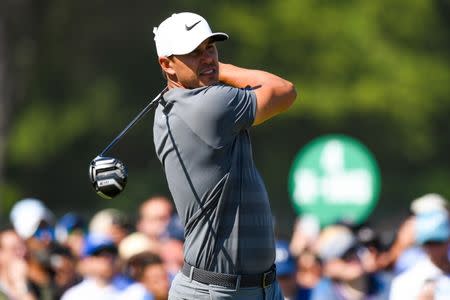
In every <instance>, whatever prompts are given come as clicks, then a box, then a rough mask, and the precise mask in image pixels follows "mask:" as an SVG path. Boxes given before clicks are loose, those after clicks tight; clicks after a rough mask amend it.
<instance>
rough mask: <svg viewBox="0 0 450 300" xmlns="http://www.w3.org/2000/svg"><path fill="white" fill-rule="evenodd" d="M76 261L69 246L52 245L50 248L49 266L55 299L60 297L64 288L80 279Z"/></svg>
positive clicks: (69, 286) (66, 288)
mask: <svg viewBox="0 0 450 300" xmlns="http://www.w3.org/2000/svg"><path fill="white" fill-rule="evenodd" d="M76 263H77V261H76V257H75V256H74V255H73V254H72V252H71V251H70V249H69V248H65V247H62V246H54V247H52V248H51V249H50V266H51V269H52V271H53V277H54V279H53V282H54V286H55V293H54V297H55V299H60V298H61V296H62V295H63V294H64V293H65V291H66V290H68V289H69V288H71V287H72V286H74V285H76V284H78V283H79V282H80V281H81V279H82V278H81V276H80V275H79V274H78V273H77V272H76V271H77V269H76Z"/></svg>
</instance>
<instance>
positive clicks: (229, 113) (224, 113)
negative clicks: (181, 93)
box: [199, 85, 256, 132]
mask: <svg viewBox="0 0 450 300" xmlns="http://www.w3.org/2000/svg"><path fill="white" fill-rule="evenodd" d="M204 96H205V97H204V99H203V101H201V103H202V108H199V109H201V110H203V109H204V110H205V112H207V113H209V114H210V115H211V117H212V118H213V120H211V121H217V122H219V123H221V125H222V127H224V129H225V128H228V129H232V131H234V132H239V131H241V130H245V129H248V128H250V127H251V126H252V124H253V122H254V120H255V113H256V95H255V93H254V91H253V90H252V89H250V88H243V89H240V88H234V87H231V86H227V85H214V86H211V87H209V88H208V89H206V90H205V95H204Z"/></svg>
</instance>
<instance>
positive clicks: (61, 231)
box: [55, 212, 87, 257]
mask: <svg viewBox="0 0 450 300" xmlns="http://www.w3.org/2000/svg"><path fill="white" fill-rule="evenodd" d="M86 232H87V225H86V222H85V220H84V219H83V218H82V217H81V216H79V215H78V214H75V213H72V212H71V213H67V214H65V215H64V216H62V217H61V218H60V219H59V220H58V222H57V223H56V226H55V237H56V240H57V241H58V243H59V244H60V245H62V246H65V247H67V248H69V249H70V251H71V252H72V254H73V255H75V257H80V256H81V255H82V251H83V245H84V237H85V235H86Z"/></svg>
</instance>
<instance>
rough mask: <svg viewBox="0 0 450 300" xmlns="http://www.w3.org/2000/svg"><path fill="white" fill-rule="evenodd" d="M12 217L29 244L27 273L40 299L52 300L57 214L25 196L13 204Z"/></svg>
mask: <svg viewBox="0 0 450 300" xmlns="http://www.w3.org/2000/svg"><path fill="white" fill-rule="evenodd" d="M10 220H11V223H12V224H13V226H14V228H15V230H16V232H17V233H18V234H19V235H20V236H21V237H22V238H23V239H24V240H25V244H26V247H27V253H28V255H27V264H28V267H27V276H28V278H29V280H30V281H31V282H32V283H33V284H34V285H35V286H37V288H38V296H39V299H43V300H44V299H53V293H54V285H53V273H52V270H51V267H50V261H49V248H50V247H51V246H52V244H53V243H54V240H55V233H54V215H53V213H52V212H51V211H50V210H49V209H48V208H47V207H46V206H45V205H44V203H43V202H42V201H41V200H39V199H35V198H25V199H22V200H19V201H18V202H16V203H15V204H14V206H13V207H12V209H11V212H10Z"/></svg>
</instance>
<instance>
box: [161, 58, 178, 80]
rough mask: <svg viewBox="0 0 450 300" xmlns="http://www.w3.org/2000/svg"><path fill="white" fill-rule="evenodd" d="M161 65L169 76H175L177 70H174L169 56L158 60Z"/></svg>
mask: <svg viewBox="0 0 450 300" xmlns="http://www.w3.org/2000/svg"><path fill="white" fill-rule="evenodd" d="M158 61H159V64H160V65H161V68H162V69H163V71H164V72H165V73H166V74H168V75H175V70H174V69H173V68H172V61H171V60H170V58H168V57H167V56H161V57H159V58H158Z"/></svg>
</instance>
